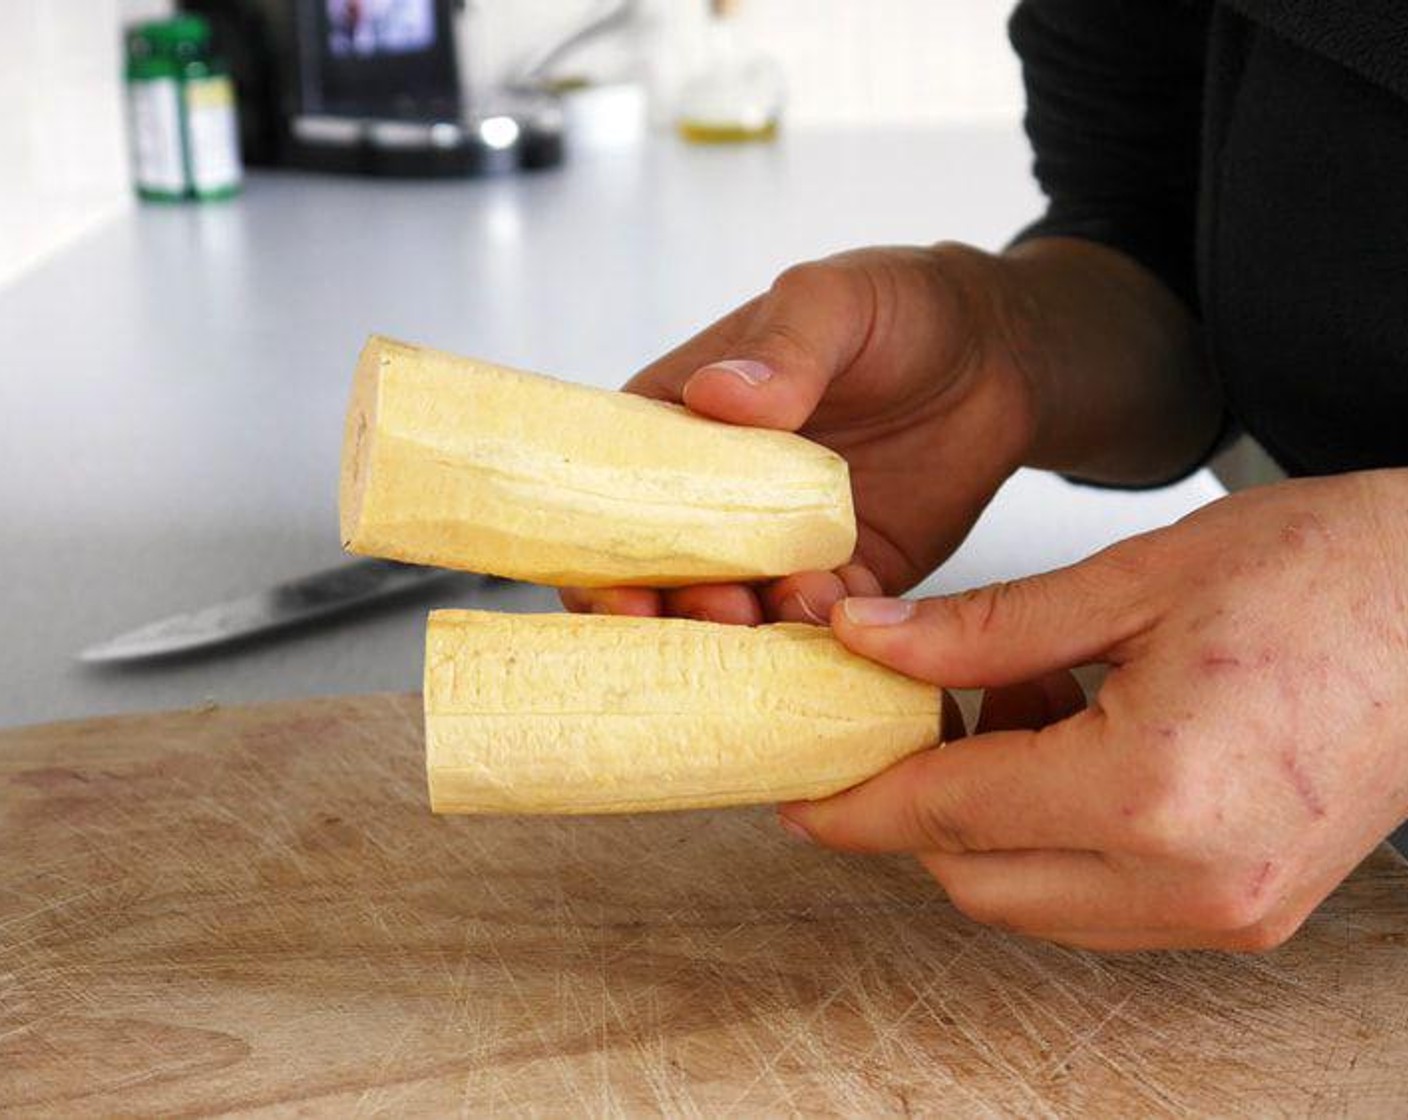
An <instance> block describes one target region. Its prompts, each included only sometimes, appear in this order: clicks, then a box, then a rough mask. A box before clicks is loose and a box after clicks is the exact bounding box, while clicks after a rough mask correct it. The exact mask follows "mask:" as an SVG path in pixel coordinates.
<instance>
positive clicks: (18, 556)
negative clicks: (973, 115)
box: [0, 128, 1220, 725]
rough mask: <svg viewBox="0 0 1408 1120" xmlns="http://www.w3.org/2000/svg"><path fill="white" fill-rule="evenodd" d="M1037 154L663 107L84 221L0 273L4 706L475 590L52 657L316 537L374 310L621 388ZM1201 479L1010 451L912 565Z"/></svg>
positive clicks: (68, 710) (1144, 519) (183, 674)
mask: <svg viewBox="0 0 1408 1120" xmlns="http://www.w3.org/2000/svg"><path fill="white" fill-rule="evenodd" d="M1027 164H1028V153H1027V150H1026V147H1025V144H1024V142H1023V140H1022V138H1021V136H1020V134H1019V132H1018V131H1017V130H1016V129H1015V128H990V129H973V130H942V131H940V130H931V131H916V132H901V131H890V132H860V131H856V132H846V131H840V132H813V133H793V134H789V135H787V136H786V137H785V138H784V139H783V141H782V142H780V143H779V144H777V145H776V146H773V147H758V148H748V149H741V150H730V149H691V148H688V147H685V146H684V145H682V144H679V143H677V142H674V141H673V140H672V139H670V138H664V137H662V138H660V139H659V140H658V141H657V142H655V143H652V144H651V145H649V146H648V147H646V148H645V149H643V150H640V151H637V152H631V153H611V154H606V153H602V154H594V155H590V156H584V157H582V158H580V159H577V160H575V161H573V162H571V163H570V164H569V165H568V166H566V167H565V168H563V169H561V170H559V171H554V172H548V173H543V174H539V175H535V176H530V177H523V178H513V179H498V180H487V181H459V182H428V183H418V182H382V181H368V180H348V179H336V178H323V177H314V176H306V175H295V174H279V173H265V174H255V175H252V176H251V177H250V181H249V184H248V189H247V190H246V192H245V194H244V196H243V197H241V198H240V199H238V200H235V201H233V202H231V203H229V204H223V205H207V206H191V207H138V208H135V209H133V210H132V211H131V212H129V213H127V214H125V215H123V216H121V217H119V218H116V219H114V220H113V221H111V222H109V223H107V224H106V225H103V226H101V227H100V228H98V229H97V230H95V231H93V232H92V233H90V234H89V235H87V236H86V237H85V238H84V239H82V240H81V241H79V242H78V243H76V244H75V245H74V246H73V247H71V248H69V249H68V250H66V251H65V252H63V253H61V254H60V255H59V256H57V257H55V258H54V259H52V260H50V261H48V262H46V263H45V264H44V265H42V266H41V267H39V268H37V269H35V270H34V271H32V272H30V273H27V274H26V275H24V276H22V277H20V278H19V279H17V280H15V281H13V282H12V283H11V284H9V285H8V286H7V287H5V288H3V289H0V354H3V356H4V372H3V376H0V511H3V516H4V525H5V528H4V533H3V535H0V586H3V588H4V590H3V593H0V635H3V637H2V638H0V725H14V724H21V723H30V722H37V721H42V720H51V719H60V718H69V717H77V716H85V715H93V714H100V713H108V712H118V711H128V710H137V709H146V708H162V707H184V706H197V705H201V704H203V703H207V702H212V701H214V702H220V703H233V702H239V701H248V700H261V699H277V698H283V697H293V696H304V695H315V694H335V693H350V692H363V691H371V690H383V689H405V688H413V687H415V686H416V683H417V681H418V677H419V673H420V642H421V635H422V626H423V614H424V610H425V608H426V606H427V604H428V603H429V602H434V603H435V604H437V605H466V604H468V603H469V602H470V601H471V600H472V598H473V591H472V589H471V588H470V587H469V585H468V584H467V583H459V584H455V585H449V586H447V587H446V588H445V589H444V590H443V591H442V593H441V594H439V595H437V596H433V597H431V599H423V600H421V601H420V602H418V603H416V604H414V605H407V604H403V605H401V606H399V607H394V608H390V609H383V610H381V611H378V612H377V613H375V614H374V615H369V616H361V617H356V618H354V619H351V620H348V621H344V622H341V623H338V624H336V625H333V626H329V627H326V628H322V629H318V630H312V631H307V632H302V633H299V634H297V635H294V636H291V637H287V638H285V639H283V640H280V641H276V642H272V643H264V644H259V645H252V646H249V647H246V648H243V649H240V650H238V651H235V652H231V653H227V654H224V655H222V656H218V657H216V656H208V657H206V658H203V659H200V660H192V661H184V662H180V663H178V664H174V665H158V666H146V667H140V668H127V669H120V670H114V669H107V670H98V669H93V668H88V667H82V666H79V665H78V664H76V663H75V662H74V661H73V654H74V653H75V652H76V651H77V650H78V649H79V648H81V647H83V646H85V645H88V644H90V643H92V642H94V641H97V640H99V639H103V638H107V637H110V636H112V635H113V634H115V633H116V632H118V631H121V630H126V629H129V628H132V627H134V626H137V625H140V624H142V623H145V622H148V621H150V620H152V619H154V618H157V617H160V616H162V615H166V614H169V613H172V612H175V611H179V610H185V609H191V608H196V607H201V606H205V605H208V604H210V603H212V602H215V601H218V600H220V599H223V598H227V597H231V596H235V595H239V594H243V593H245V592H249V591H253V590H257V589H259V588H261V587H263V586H265V585H268V584H270V583H272V582H275V581H278V580H284V579H288V578H292V577H295V576H298V575H302V574H305V573H307V572H309V571H312V570H315V569H318V568H320V567H325V566H328V565H330V564H334V563H336V562H337V561H338V559H339V556H340V552H339V547H338V537H337V516H336V479H337V458H338V449H339V448H338V445H339V441H340V438H341V420H342V410H343V407H344V403H345V397H346V392H347V388H348V385H349V382H350V377H351V372H352V367H353V363H354V360H355V357H356V354H357V350H358V348H359V347H360V345H361V342H362V340H363V338H364V336H365V335H366V334H368V333H369V332H372V331H379V332H383V333H387V334H391V335H396V336H400V337H404V338H406V339H409V340H413V341H418V342H423V343H426V344H430V345H434V346H437V347H441V348H444V349H448V350H453V351H459V352H462V353H467V354H477V355H482V356H484V357H489V358H493V359H495V360H498V361H501V362H505V363H509V364H515V365H522V366H526V367H528V368H536V369H541V370H545V371H550V372H554V373H558V374H561V375H564V376H569V377H573V378H577V379H579V380H582V381H584V382H589V383H592V384H597V385H610V386H614V385H617V384H619V383H620V382H621V381H622V380H624V378H625V377H627V376H628V375H629V374H630V373H631V371H633V370H634V369H636V368H637V367H639V366H640V365H642V364H643V363H645V362H646V361H648V360H649V359H650V358H652V357H653V356H654V355H656V354H658V353H659V352H661V351H662V350H664V349H665V348H667V347H669V346H671V345H673V344H674V343H676V342H678V341H680V340H681V339H682V338H684V337H685V336H686V335H688V334H689V333H691V332H692V331H694V330H695V329H697V328H698V327H700V326H702V325H703V324H705V323H706V322H708V321H709V320H710V319H712V318H713V317H715V316H717V315H719V314H720V313H722V312H723V311H725V310H727V309H728V308H729V307H731V306H732V305H734V304H735V303H737V302H738V301H740V300H742V299H744V298H746V297H747V296H749V295H751V294H753V293H754V292H756V291H757V290H759V289H761V288H763V287H765V286H766V285H767V283H768V282H769V280H770V279H771V277H772V276H773V275H774V274H775V273H776V272H777V271H778V270H779V269H781V268H782V267H784V266H785V265H787V264H788V263H791V262H793V261H796V260H800V259H804V258H808V257H814V256H818V255H821V254H824V253H828V252H832V251H834V250H837V249H841V248H844V247H849V246H855V245H861V244H870V243H882V242H925V241H933V240H938V239H940V238H957V239H961V240H966V241H971V242H975V243H977V244H981V245H986V246H996V245H998V244H1000V243H1001V242H1002V241H1003V240H1004V239H1005V238H1006V237H1007V236H1008V235H1009V234H1010V233H1011V231H1012V230H1013V229H1015V228H1016V227H1017V226H1018V225H1019V224H1020V223H1021V222H1023V221H1024V220H1026V219H1027V218H1029V217H1030V216H1031V215H1032V214H1033V213H1035V212H1036V210H1037V208H1038V206H1039V203H1040V200H1039V197H1038V194H1037V192H1036V190H1035V188H1034V186H1033V184H1032V182H1031V179H1030V175H1029V172H1028V169H1027ZM936 484H939V483H938V482H937V481H936ZM1219 493H1220V488H1219V487H1218V485H1217V483H1216V482H1215V481H1213V480H1212V478H1211V476H1209V475H1207V474H1205V473H1204V474H1199V475H1197V476H1195V477H1193V478H1192V479H1190V480H1188V481H1187V482H1185V483H1183V484H1181V485H1179V486H1175V487H1172V488H1169V489H1166V490H1163V491H1159V492H1155V493H1146V494H1127V493H1107V492H1100V491H1096V490H1091V489H1086V488H1078V487H1074V486H1070V485H1068V484H1066V483H1064V482H1062V481H1060V480H1058V479H1055V478H1051V477H1049V476H1044V475H1038V474H1033V473H1026V472H1024V473H1023V474H1021V475H1019V476H1018V477H1017V478H1016V479H1014V480H1013V481H1012V482H1011V483H1010V484H1009V485H1008V486H1007V487H1006V488H1005V489H1004V490H1003V492H1002V493H1001V494H1000V495H999V497H998V499H997V501H996V502H995V503H994V505H993V507H992V508H991V509H990V511H989V512H988V514H987V515H986V516H985V518H984V519H983V521H982V522H981V523H980V525H979V527H978V529H977V530H976V531H975V533H974V535H973V536H972V537H971V538H970V540H969V542H968V543H967V544H966V545H965V547H964V548H963V549H962V550H961V551H960V552H959V553H958V555H957V556H955V557H954V558H953V560H952V561H950V563H949V564H947V565H946V566H945V567H944V568H943V569H942V570H941V571H940V572H939V573H938V574H937V575H936V576H935V577H933V578H932V579H931V580H930V581H929V582H928V584H926V588H927V589H951V588H957V587H963V586H969V585H972V584H974V583H979V582H983V581H986V580H989V579H994V578H1008V577H1011V576H1015V575H1020V574H1023V573H1026V572H1031V571H1036V570H1040V569H1043V568H1047V567H1051V566H1053V565H1056V564H1060V563H1065V562H1068V561H1070V560H1073V559H1076V558H1078V557H1080V556H1083V555H1086V554H1088V553H1089V552H1091V551H1093V550H1094V549H1096V548H1098V547H1100V546H1101V545H1103V544H1105V543H1107V542H1109V541H1111V540H1114V539H1117V538H1119V537H1122V536H1126V535H1128V534H1130V533H1133V532H1138V531H1140V530H1142V529H1145V528H1148V527H1152V526H1156V525H1160V524H1164V523H1167V522H1168V521H1170V520H1172V519H1174V518H1176V517H1178V516H1181V515H1182V514H1183V513H1185V512H1187V511H1188V510H1190V509H1192V508H1195V507H1196V506H1198V505H1201V504H1202V503H1204V502H1206V501H1208V500H1210V499H1211V498H1213V497H1215V496H1217V495H1218V494H1219ZM486 602H488V604H489V605H493V606H498V607H502V608H504V609H546V608H548V607H549V606H550V605H551V604H552V603H553V602H554V600H553V598H552V597H551V596H550V595H549V594H548V593H546V592H543V591H541V590H538V589H531V588H520V589H515V590H512V591H509V592H506V593H502V594H500V595H499V596H498V597H497V598H494V599H492V600H487V601H486Z"/></svg>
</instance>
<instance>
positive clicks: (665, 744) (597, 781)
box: [425, 610, 942, 813]
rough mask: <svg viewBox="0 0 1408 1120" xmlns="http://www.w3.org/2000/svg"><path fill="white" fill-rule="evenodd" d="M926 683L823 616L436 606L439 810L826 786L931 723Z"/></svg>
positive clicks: (890, 756) (433, 772)
mask: <svg viewBox="0 0 1408 1120" xmlns="http://www.w3.org/2000/svg"><path fill="white" fill-rule="evenodd" d="M940 698H941V694H940V692H939V691H938V690H937V689H935V688H933V687H932V686H930V685H927V684H923V683H921V682H919V681H915V680H912V679H910V678H909V677H905V676H902V675H900V674H898V673H895V672H892V671H891V670H889V669H886V668H884V667H883V666H880V665H877V664H875V663H874V662H871V661H867V660H865V659H864V658H861V657H858V656H856V655H855V654H853V653H851V652H849V651H848V650H847V649H846V648H845V647H844V646H842V645H841V644H840V643H839V642H838V641H836V639H835V638H834V637H833V636H832V635H831V632H830V631H829V630H827V629H825V628H823V627H818V626H804V625H799V624H794V623H779V624H776V625H772V626H758V627H744V626H726V625H722V624H718V623H710V622H694V621H690V620H684V619H661V618H625V617H610V616H599V615H567V614H548V615H513V614H494V613H490V612H484V611H458V610H456V611H435V612H433V613H432V614H431V616H430V623H429V626H428V628H427V632H426V659H425V730H426V769H427V774H428V779H429V784H430V801H431V808H432V809H433V810H434V811H435V812H437V813H623V812H639V811H645V810H659V809H689V808H701V807H705V806H718V805H737V804H746V803H754V802H777V801H790V800H796V799H810V798H817V797H824V796H827V795H829V794H832V793H837V792H839V791H840V790H843V789H846V788H848V787H850V786H853V785H855V784H856V783H858V782H860V781H863V780H864V779H866V778H868V777H871V776H872V775H874V774H876V773H878V772H879V771H881V770H883V769H885V768H886V767H887V766H890V765H891V764H893V763H895V762H897V761H898V760H900V759H901V758H903V757H905V756H906V755H909V754H912V753H913V752H915V751H918V750H922V749H924V748H925V747H931V746H933V745H934V744H936V743H937V742H938V741H939V739H940V736H941V732H942V726H941V715H940V711H941V709H940Z"/></svg>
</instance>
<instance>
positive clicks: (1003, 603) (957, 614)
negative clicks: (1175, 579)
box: [831, 544, 1156, 688]
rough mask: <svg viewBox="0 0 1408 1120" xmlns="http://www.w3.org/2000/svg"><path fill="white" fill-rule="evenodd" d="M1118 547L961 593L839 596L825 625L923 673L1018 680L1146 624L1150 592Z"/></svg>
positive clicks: (979, 680) (861, 647) (1110, 645)
mask: <svg viewBox="0 0 1408 1120" xmlns="http://www.w3.org/2000/svg"><path fill="white" fill-rule="evenodd" d="M1124 547H1127V544H1126V545H1125V546H1122V545H1116V546H1114V548H1112V549H1106V550H1105V551H1104V552H1102V553H1100V554H1099V555H1097V556H1093V557H1091V558H1090V559H1088V560H1085V561H1082V562H1081V563H1079V564H1073V565H1071V566H1070V567H1068V568H1061V569H1058V570H1057V571H1054V572H1047V573H1045V574H1043V575H1039V576H1033V577H1031V578H1029V579H1020V580H1013V581H1011V582H1008V583H994V584H989V585H988V586H986V587H980V588H977V589H976V590H973V591H965V592H963V593H962V594H958V595H944V596H939V597H937V598H933V599H918V600H910V599H887V598H854V597H853V598H847V599H843V600H841V601H840V602H839V603H837V604H836V606H835V607H834V608H833V609H832V612H831V626H832V629H833V630H834V631H835V633H836V636H837V637H838V638H839V639H840V640H841V641H842V642H843V643H844V644H845V645H846V646H847V647H848V648H850V649H851V650H853V651H854V652H856V653H859V654H861V655H862V656H864V657H867V658H869V659H871V660H872V661H878V662H880V663H881V664H883V665H888V666H890V667H891V668H892V669H897V670H899V671H900V672H901V673H905V674H907V675H909V676H911V677H917V678H918V679H920V680H924V681H930V682H932V683H934V684H938V685H941V686H944V687H948V688H989V687H996V686H999V685H1006V684H1015V683H1017V682H1019V681H1025V680H1029V679H1030V678H1032V677H1036V676H1039V675H1040V674H1043V673H1048V672H1051V671H1052V670H1055V669H1065V668H1070V667H1072V666H1077V665H1081V664H1085V663H1087V662H1092V661H1098V660H1101V659H1102V658H1105V657H1108V656H1110V655H1111V654H1112V652H1113V651H1115V650H1117V648H1118V647H1119V646H1120V645H1121V644H1122V643H1123V642H1125V641H1127V640H1128V639H1129V638H1132V637H1133V636H1134V635H1136V634H1138V633H1141V632H1142V631H1143V630H1145V629H1146V628H1147V627H1148V626H1149V625H1150V623H1151V622H1152V620H1153V616H1154V612H1155V609H1156V608H1155V606H1154V603H1153V596H1152V595H1151V594H1150V593H1149V588H1148V587H1146V586H1143V581H1142V580H1141V578H1140V577H1139V576H1138V575H1137V574H1136V572H1135V571H1133V570H1131V566H1130V565H1129V564H1128V563H1126V562H1124V560H1123V559H1122V557H1121V556H1120V554H1119V550H1120V549H1121V548H1124Z"/></svg>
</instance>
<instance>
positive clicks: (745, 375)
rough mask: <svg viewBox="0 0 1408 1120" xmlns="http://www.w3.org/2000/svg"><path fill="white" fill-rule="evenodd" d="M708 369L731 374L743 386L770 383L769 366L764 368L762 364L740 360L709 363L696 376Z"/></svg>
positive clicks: (770, 370)
mask: <svg viewBox="0 0 1408 1120" xmlns="http://www.w3.org/2000/svg"><path fill="white" fill-rule="evenodd" d="M709 369H721V370H723V371H724V372H725V373H731V374H733V376H734V377H736V378H738V379H739V380H740V381H742V382H743V383H744V384H745V385H761V384H763V382H765V381H771V380H772V375H773V371H772V367H771V366H765V365H763V363H762V362H752V361H748V360H747V359H744V358H740V359H737V360H733V359H730V360H729V361H725V362H710V363H709V364H708V365H707V366H705V367H704V368H703V369H701V370H698V371H697V373H696V376H698V374H700V373H703V372H704V370H709Z"/></svg>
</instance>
